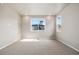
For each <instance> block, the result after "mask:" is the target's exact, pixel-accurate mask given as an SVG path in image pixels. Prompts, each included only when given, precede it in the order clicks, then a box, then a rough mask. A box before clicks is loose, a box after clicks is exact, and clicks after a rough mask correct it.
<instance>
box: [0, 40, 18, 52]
mask: <svg viewBox="0 0 79 59" xmlns="http://www.w3.org/2000/svg"><path fill="white" fill-rule="evenodd" d="M16 41H18V40H17V39H15V40H13V41H9V42H8V43H6V44H4V45H3V46H2V47H0V50H1V49H3V48H5V47H7V46H9V45H11V44H13V43H15V42H16Z"/></svg>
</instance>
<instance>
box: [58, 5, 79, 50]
mask: <svg viewBox="0 0 79 59" xmlns="http://www.w3.org/2000/svg"><path fill="white" fill-rule="evenodd" d="M57 16H62V22H63V23H62V26H63V27H62V30H61V32H57V39H58V40H59V41H61V42H63V43H65V44H66V45H68V46H70V47H72V48H74V49H75V50H77V51H79V4H69V5H68V6H67V7H66V8H64V10H63V11H62V12H60V13H59V14H58V15H57Z"/></svg>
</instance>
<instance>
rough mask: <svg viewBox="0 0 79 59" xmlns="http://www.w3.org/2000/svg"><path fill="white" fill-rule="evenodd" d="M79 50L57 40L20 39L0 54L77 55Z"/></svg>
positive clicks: (0, 51)
mask: <svg viewBox="0 0 79 59" xmlns="http://www.w3.org/2000/svg"><path fill="white" fill-rule="evenodd" d="M77 54H79V53H78V52H76V51H74V50H73V49H71V48H69V47H68V46H66V45H64V44H62V43H60V42H58V41H56V40H40V41H33V42H21V41H18V42H16V43H14V44H12V45H10V46H8V47H6V48H4V49H2V50H0V55H77Z"/></svg>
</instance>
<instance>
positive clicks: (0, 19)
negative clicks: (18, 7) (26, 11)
mask: <svg viewBox="0 0 79 59" xmlns="http://www.w3.org/2000/svg"><path fill="white" fill-rule="evenodd" d="M19 21H20V17H19V15H18V14H17V13H15V12H14V11H12V10H11V9H10V8H9V7H7V6H0V48H4V47H5V46H7V45H9V44H11V43H12V42H14V41H16V40H18V39H20V29H19V28H20V27H19V26H18V25H19Z"/></svg>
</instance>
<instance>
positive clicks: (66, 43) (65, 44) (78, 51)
mask: <svg viewBox="0 0 79 59" xmlns="http://www.w3.org/2000/svg"><path fill="white" fill-rule="evenodd" d="M58 41H60V42H61V43H63V44H65V45H67V46H68V47H70V48H72V49H74V50H75V51H77V52H79V50H78V49H76V48H75V47H73V46H72V45H70V44H68V43H66V42H65V41H62V40H58Z"/></svg>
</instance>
